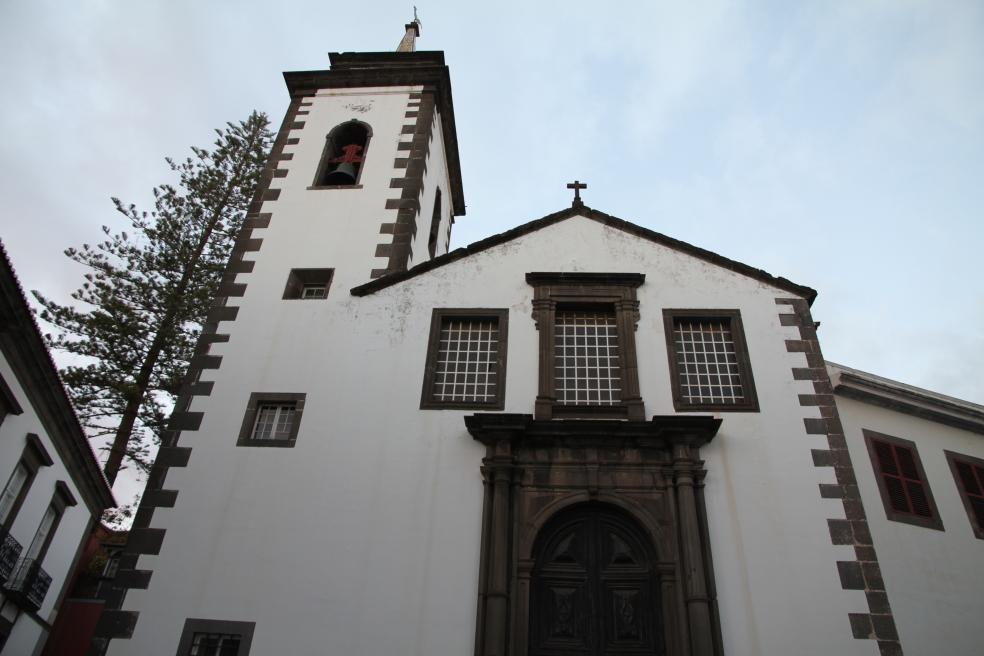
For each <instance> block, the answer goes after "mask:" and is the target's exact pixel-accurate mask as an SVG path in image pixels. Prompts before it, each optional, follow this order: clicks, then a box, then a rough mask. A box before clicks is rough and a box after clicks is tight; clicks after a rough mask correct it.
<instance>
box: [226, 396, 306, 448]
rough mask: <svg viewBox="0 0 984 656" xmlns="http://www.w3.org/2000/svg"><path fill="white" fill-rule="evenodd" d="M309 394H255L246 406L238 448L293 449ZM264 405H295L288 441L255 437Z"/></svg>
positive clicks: (237, 443)
mask: <svg viewBox="0 0 984 656" xmlns="http://www.w3.org/2000/svg"><path fill="white" fill-rule="evenodd" d="M306 399H307V394H305V393H304V392H299V393H296V392H253V393H252V394H250V395H249V401H248V402H247V404H246V414H245V415H244V416H243V423H242V427H241V428H240V429H239V439H238V440H237V441H236V446H264V447H274V448H278V447H279V448H288V449H289V448H293V447H294V445H295V444H296V443H297V432H298V431H299V430H300V428H301V415H303V414H304V402H305V400H306ZM263 404H277V405H279V404H283V405H287V404H293V406H294V413H293V419H292V423H291V426H290V433H289V435H288V437H287V438H286V439H267V440H258V439H255V438H254V437H253V429H254V428H255V427H256V415H257V413H258V412H259V408H260V406H261V405H263Z"/></svg>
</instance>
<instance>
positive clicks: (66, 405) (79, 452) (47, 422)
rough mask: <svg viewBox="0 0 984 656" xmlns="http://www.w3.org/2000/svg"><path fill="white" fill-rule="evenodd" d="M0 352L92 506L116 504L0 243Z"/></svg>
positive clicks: (96, 509) (99, 511) (94, 509)
mask: <svg viewBox="0 0 984 656" xmlns="http://www.w3.org/2000/svg"><path fill="white" fill-rule="evenodd" d="M0 351H2V352H3V355H4V357H5V358H6V359H7V364H8V365H9V366H10V368H11V369H13V371H14V374H15V375H16V376H17V380H18V382H19V383H20V384H21V386H22V387H23V388H24V390H25V392H26V393H27V395H28V396H29V398H28V399H26V400H27V401H29V402H30V403H31V405H32V406H33V407H34V409H35V411H36V412H37V413H38V415H39V416H40V419H41V422H42V425H44V427H45V429H46V431H47V433H48V437H50V438H51V441H52V442H53V443H54V445H55V448H56V449H57V451H58V454H59V456H60V457H61V459H62V463H63V464H64V465H65V467H66V469H68V471H69V472H70V473H71V475H72V478H73V480H74V481H75V483H76V485H77V486H78V489H79V491H80V492H81V494H82V495H83V498H84V499H85V501H86V504H87V505H88V506H89V508H90V510H92V512H93V513H94V514H95V515H96V516H98V515H101V514H102V511H103V510H105V509H106V508H109V507H112V506H115V505H116V500H115V499H114V498H113V492H112V490H111V489H110V486H109V483H108V482H107V481H106V477H105V476H104V475H103V472H102V468H101V467H100V466H99V461H98V460H96V456H95V454H94V453H93V452H92V447H91V446H90V444H89V440H88V439H87V438H86V435H85V431H84V430H83V429H82V426H81V424H79V419H78V416H77V415H76V414H75V409H74V408H73V407H72V402H71V401H70V400H69V398H68V394H67V392H66V391H65V387H64V386H63V384H62V380H61V376H60V375H59V374H58V367H56V366H55V362H54V360H52V359H51V353H49V351H48V348H47V347H46V346H45V344H44V339H43V338H42V337H41V331H40V330H39V329H38V325H37V323H36V322H35V321H34V315H33V314H32V313H31V309H30V306H29V305H28V304H27V299H26V298H25V296H24V290H23V289H22V288H21V285H20V281H19V280H18V279H17V274H16V273H14V267H13V265H12V264H11V263H10V259H9V258H8V257H7V251H6V250H5V249H4V247H3V243H2V242H0Z"/></svg>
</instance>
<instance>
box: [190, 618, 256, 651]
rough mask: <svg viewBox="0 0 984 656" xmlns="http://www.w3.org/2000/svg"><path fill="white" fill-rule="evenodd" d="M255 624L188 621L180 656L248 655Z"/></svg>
mask: <svg viewBox="0 0 984 656" xmlns="http://www.w3.org/2000/svg"><path fill="white" fill-rule="evenodd" d="M255 627H256V624H255V623H254V622H230V621H228V620H208V619H197V618H188V619H186V620H185V624H184V629H183V630H182V631H181V639H180V640H179V641H178V651H177V653H178V656H246V655H247V654H249V651H250V647H251V646H252V643H253V630H254V628H255Z"/></svg>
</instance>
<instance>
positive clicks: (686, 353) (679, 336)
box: [663, 310, 758, 411]
mask: <svg viewBox="0 0 984 656" xmlns="http://www.w3.org/2000/svg"><path fill="white" fill-rule="evenodd" d="M663 321H664V325H665V328H666V342H667V351H668V356H669V362H670V376H671V380H672V387H673V402H674V406H675V407H676V409H677V410H681V411H707V410H720V411H757V410H758V401H757V398H756V395H755V385H754V382H753V380H752V368H751V364H750V362H749V358H748V350H747V348H746V346H745V336H744V331H743V330H742V326H741V316H740V314H739V313H738V311H737V310H664V311H663Z"/></svg>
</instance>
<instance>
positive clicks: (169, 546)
mask: <svg viewBox="0 0 984 656" xmlns="http://www.w3.org/2000/svg"><path fill="white" fill-rule="evenodd" d="M331 102H339V103H340V102H343V101H342V100H337V99H334V100H332V101H331ZM380 102H383V101H380ZM386 102H389V101H388V100H387V101H386ZM396 102H397V101H396V100H394V103H396ZM316 107H317V104H316ZM316 116H322V114H321V113H319V112H316V111H312V113H311V115H310V116H309V117H308V118H309V119H311V120H309V121H308V126H310V129H312V130H315V127H314V126H315V125H317V124H318V123H317V121H316V120H314V117H316ZM318 120H321V119H318ZM332 120H333V119H332ZM330 123H331V121H329V120H324V121H323V122H322V123H321V128H318V130H321V131H324V128H328V129H330V125H329V124H330ZM377 124H378V125H379V126H380V127H379V128H378V129H377ZM385 125H388V124H387V123H386V121H385V119H384V120H380V121H378V122H377V123H376V124H373V129H374V134H376V135H382V134H383V133H384V132H385V131H384V129H383V126H385ZM307 129H309V128H308V127H306V128H305V130H307ZM318 130H315V131H316V132H317V131H318ZM322 138H323V137H322ZM374 140H378V141H382V138H381V137H377V136H374ZM312 149H314V146H305V145H304V141H303V140H302V142H301V145H299V146H298V147H297V152H298V153H301V154H300V155H295V158H294V160H292V162H288V163H287V164H288V166H290V167H291V171H292V172H291V173H290V174H288V176H287V178H285V179H283V180H281V181H280V182H281V183H282V184H283V185H284V188H285V189H292V190H296V191H297V193H296V195H295V194H294V193H291V194H288V193H284V194H283V195H282V196H281V199H280V200H279V201H277V203H278V204H277V207H276V210H275V212H274V218H273V221H272V222H271V224H270V227H269V228H268V229H266V230H263V231H257V232H256V233H254V236H257V235H258V236H262V237H263V238H264V242H263V246H262V250H261V252H260V253H259V254H258V257H257V265H256V267H255V269H254V272H253V273H251V274H247V275H241V276H239V277H238V279H237V281H238V282H246V283H248V287H247V292H246V295H245V297H244V298H242V299H241V301H240V302H239V303H238V304H239V306H240V310H239V313H238V317H237V319H236V320H235V321H234V322H231V323H222V324H220V327H219V332H223V333H225V332H227V333H230V334H231V339H230V340H229V342H228V343H220V344H216V345H215V346H214V347H213V348H212V351H211V353H212V354H214V355H221V356H223V361H222V365H221V368H220V369H219V370H218V371H215V372H205V374H204V375H203V379H205V380H213V379H214V380H215V381H216V384H215V387H214V389H213V391H212V394H211V395H210V396H209V397H196V398H195V400H194V402H193V404H192V407H191V410H192V411H202V412H204V413H205V414H204V420H203V422H202V425H201V428H200V430H198V431H197V432H185V433H183V434H182V437H181V443H180V445H181V446H190V447H192V448H193V451H192V456H191V460H190V463H189V466H188V467H187V468H181V469H171V470H169V473H168V475H167V481H166V482H165V486H164V487H166V488H170V489H178V490H179V491H180V492H179V496H178V499H177V504H176V506H175V507H174V508H173V509H166V508H160V509H157V510H156V512H155V515H154V521H153V523H152V525H153V526H154V527H156V528H164V529H166V530H167V533H166V537H165V540H164V544H163V549H162V551H161V554H160V555H159V556H142V557H141V558H140V562H139V565H138V567H139V568H141V569H152V570H153V571H154V574H153V579H152V581H151V585H150V588H149V590H146V591H143V590H132V591H130V592H129V593H128V596H127V602H126V604H125V608H127V609H132V610H138V611H140V614H141V620H140V621H139V622H138V624H137V627H136V631H135V633H134V636H133V639H132V640H117V641H114V642H113V643H112V646H111V649H110V654H114V655H117V654H142V655H151V654H168V656H170V654H172V653H173V651H174V648H175V645H176V643H177V640H178V637H179V636H180V633H181V628H182V625H183V622H184V620H185V618H187V617H197V618H209V619H220V620H236V621H254V622H256V631H255V634H254V637H253V653H256V654H266V653H285V651H289V652H290V653H292V654H326V653H328V654H352V655H357V654H364V655H366V656H374V655H376V654H385V653H397V652H399V653H412V654H420V655H427V656H432V655H442V654H447V655H449V656H450V655H452V654H455V655H458V654H466V653H471V651H472V648H473V643H474V631H475V613H476V599H477V577H478V557H479V537H480V521H481V513H482V482H481V477H480V472H479V465H480V462H481V459H482V457H483V455H484V447H483V446H481V445H480V444H478V443H476V442H475V441H474V440H472V439H471V437H470V436H469V435H468V434H467V432H466V431H465V428H464V422H463V416H464V415H466V414H470V413H471V411H455V410H420V409H419V403H420V389H421V383H422V377H423V372H424V366H425V357H426V347H427V336H428V331H429V328H430V321H431V310H432V308H434V307H484V308H509V310H510V313H509V346H508V351H509V355H508V365H507V372H508V373H507V379H506V406H505V411H506V412H516V413H531V412H532V410H533V402H534V399H535V396H536V389H537V369H536V368H537V349H538V338H537V333H536V330H535V327H534V324H533V321H532V319H531V317H530V313H531V301H532V288H531V287H530V286H529V285H528V284H527V283H526V282H525V278H524V274H525V273H526V272H528V271H586V272H641V273H645V274H646V276H647V279H646V283H645V284H644V285H643V286H642V287H641V288H640V289H639V290H638V296H639V301H640V312H641V320H640V322H639V326H638V330H637V333H636V342H637V347H638V356H639V372H640V386H641V391H642V396H643V399H644V401H645V403H646V412H647V414H648V415H650V416H651V415H655V414H672V413H673V407H672V396H671V391H670V378H669V366H668V363H667V355H666V344H665V336H664V332H663V326H662V315H661V311H662V309H663V308H705V309H712V308H729V309H739V310H740V311H741V315H742V320H743V322H744V328H745V334H746V339H747V342H748V349H749V353H750V357H751V360H752V368H753V372H754V377H755V384H756V388H757V391H758V396H759V403H760V406H761V412H760V413H722V414H721V416H722V417H723V418H724V423H723V425H722V427H721V430H720V433H719V435H718V436H717V437H716V438H715V439H714V441H713V442H711V444H710V445H709V446H708V447H706V448H705V449H704V450H703V451H702V453H703V456H704V458H705V460H706V468H707V470H708V476H707V480H706V499H707V511H708V521H709V527H710V537H711V542H712V549H713V558H714V568H715V578H716V586H717V593H718V599H719V603H720V607H721V619H722V630H723V633H724V644H725V650H726V652H727V653H728V654H729V655H731V656H741V655H749V656H752V655H758V654H777V655H785V654H833V653H836V654H844V655H852V654H859V655H860V654H868V655H872V654H875V653H877V646H876V645H875V643H874V641H858V640H854V639H852V638H851V632H850V627H849V625H848V619H847V613H848V612H866V611H867V606H866V603H865V599H864V595H863V594H862V593H860V592H846V591H843V590H841V588H840V584H839V580H838V577H837V571H836V566H835V562H836V561H837V560H843V559H849V558H851V557H852V554H851V550H850V548H848V547H834V546H831V545H830V538H829V535H828V532H827V523H826V519H827V518H828V517H837V516H839V515H838V513H837V510H838V509H837V508H835V507H834V502H832V501H825V500H822V499H820V497H819V494H818V489H817V485H818V483H821V482H833V479H832V477H833V474H832V472H830V473H829V474H825V473H824V470H821V469H817V468H815V467H814V466H813V462H812V460H811V452H810V450H811V448H819V447H820V446H821V444H820V440H821V439H822V438H821V437H816V438H814V437H808V436H806V435H804V429H803V417H804V416H811V413H812V414H813V416H818V414H817V413H816V411H815V410H810V409H809V408H803V407H801V406H800V405H799V403H798V400H797V394H800V393H812V391H813V390H812V386H811V385H810V384H809V383H808V382H806V381H803V382H794V381H792V380H791V375H790V368H791V367H794V366H805V364H804V361H803V357H804V356H803V355H802V354H791V353H787V351H786V348H785V344H784V340H785V339H787V338H794V337H795V336H794V335H793V332H792V330H793V329H790V328H783V327H780V325H779V320H778V313H779V310H778V308H777V306H776V304H775V297H777V296H788V295H789V293H788V292H783V291H780V290H777V289H774V288H771V287H769V286H768V285H765V284H763V283H760V282H757V281H755V280H752V279H749V278H746V277H744V276H741V275H739V274H736V273H733V272H730V271H728V270H725V269H722V268H719V267H716V266H713V265H710V264H707V263H705V262H703V261H700V260H696V259H694V258H692V257H690V256H687V255H683V254H681V253H679V252H677V251H674V250H671V249H669V248H665V247H662V246H657V245H655V244H652V243H650V242H647V241H644V240H641V239H639V238H637V237H633V236H630V235H627V234H626V233H623V232H620V231H618V230H615V229H612V228H609V227H605V226H602V225H601V224H599V223H597V222H595V221H592V220H589V219H584V218H572V219H568V220H566V221H563V222H561V223H559V224H556V225H554V226H552V227H549V228H546V229H543V230H541V231H539V232H536V233H533V234H529V235H526V236H524V237H521V238H518V239H516V240H513V241H511V242H508V243H506V244H503V245H500V246H497V247H495V248H492V249H489V250H487V251H484V252H481V253H478V254H475V255H472V256H470V257H468V258H466V259H464V260H460V261H456V262H453V263H451V264H448V265H445V266H443V267H441V268H439V269H437V270H435V271H433V272H430V273H427V274H424V275H421V276H418V277H416V278H413V279H411V280H408V281H406V282H403V283H400V284H397V285H394V286H392V287H389V288H386V289H383V290H381V291H379V292H377V293H375V294H372V295H370V296H367V297H361V298H359V297H353V296H351V295H350V294H349V293H348V289H349V288H350V287H352V286H354V285H356V284H360V283H363V282H365V281H366V273H367V271H368V268H369V267H368V266H366V264H365V261H366V256H365V252H366V251H365V250H362V244H363V243H365V244H366V245H368V244H370V243H372V244H374V243H375V241H374V240H372V239H370V238H369V236H368V232H367V233H366V234H363V232H362V228H363V226H362V225H360V224H359V223H358V222H357V221H352V220H349V219H348V218H347V216H348V213H347V212H345V211H340V210H337V209H335V207H336V206H334V205H333V206H332V209H331V211H330V215H328V216H327V218H326V217H325V214H326V211H325V210H321V215H320V216H316V215H317V212H316V211H315V206H317V205H318V203H319V201H317V200H315V198H316V196H317V195H318V194H322V193H331V192H320V191H312V192H305V193H301V192H300V187H302V186H303V185H306V184H307V180H306V178H307V177H308V176H307V170H308V169H309V170H311V171H312V175H313V170H314V167H315V166H316V163H317V156H318V155H320V151H319V152H318V153H317V155H315V154H314V152H313V150H312ZM372 149H373V150H374V152H375V154H376V155H378V153H379V150H380V149H381V147H380V148H379V149H377V144H376V143H374V144H373V147H372ZM432 152H433V151H432ZM373 159H375V157H374V158H373ZM379 159H382V158H379ZM370 161H371V160H370ZM294 167H299V168H298V172H299V173H300V174H301V175H300V178H299V179H298V176H296V175H294ZM377 175H380V172H379V171H377V170H375V169H370V168H369V167H368V165H367V169H366V171H365V172H364V176H368V177H367V178H364V180H365V183H366V184H369V180H370V179H375V177H374V176H377ZM293 185H296V186H293ZM337 193H338V194H339V201H338V202H339V204H344V203H351V206H352V207H353V208H354V207H356V206H357V205H358V204H359V203H361V202H362V201H361V200H359V198H358V196H359V195H358V194H352V200H351V201H349V200H347V199H344V200H343V195H344V194H346V193H349V192H347V191H341V192H337ZM376 198H377V201H373V202H378V197H376ZM448 200H449V201H450V198H449V199H448ZM449 204H450V202H449ZM358 206H359V207H361V205H358ZM339 217H340V218H339ZM373 226H374V228H377V229H378V222H377V221H374V222H373ZM349 236H351V242H350V241H348V237H349ZM558 243H562V244H564V248H563V249H558V248H557V247H556V244H558ZM342 244H344V249H342V248H339V245H342ZM370 252H371V251H370ZM329 253H331V254H332V257H333V258H334V261H331V260H330V259H329V258H327V254H329ZM360 258H361V262H360V261H359V260H360ZM326 259H329V261H326ZM332 265H334V266H337V267H338V269H337V270H336V281H335V283H334V284H333V287H332V290H331V293H330V295H329V298H328V299H327V300H325V301H319V302H296V301H282V300H280V296H281V293H282V290H283V285H284V280H285V278H286V272H287V270H288V269H289V268H291V267H299V266H332ZM251 392H305V393H307V400H306V406H305V409H304V414H303V419H302V421H301V426H300V431H299V434H298V437H297V442H296V446H295V447H294V448H287V449H271V448H248V447H236V446H235V444H236V440H237V436H238V433H239V429H240V425H241V422H242V419H243V415H244V412H245V409H246V402H247V399H248V398H249V395H250V393H251ZM828 477H829V478H828ZM841 513H842V511H841ZM286 645H289V649H288V648H287V647H286Z"/></svg>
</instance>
